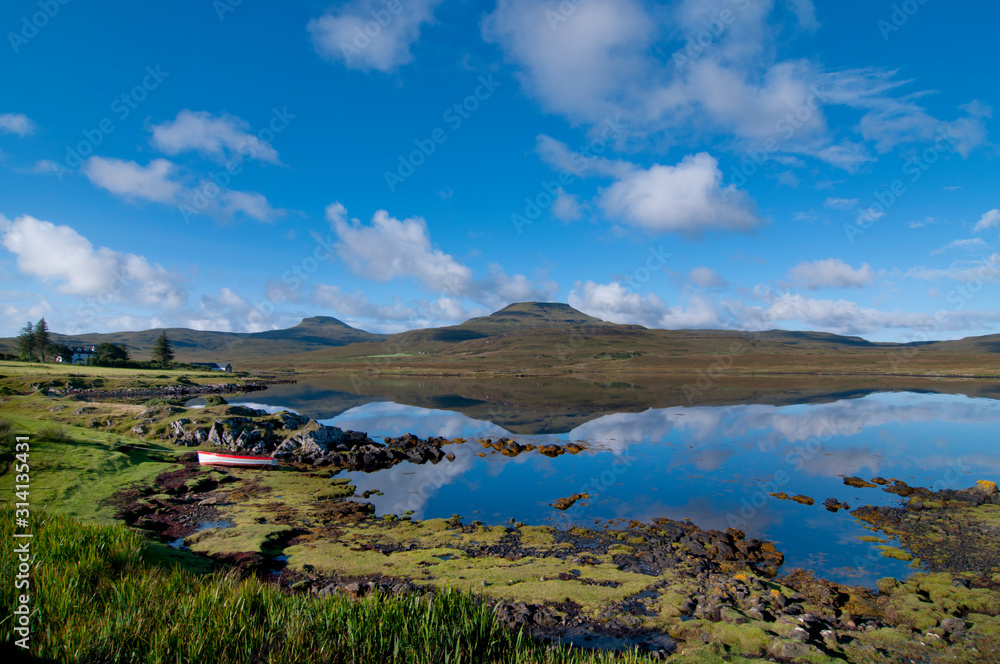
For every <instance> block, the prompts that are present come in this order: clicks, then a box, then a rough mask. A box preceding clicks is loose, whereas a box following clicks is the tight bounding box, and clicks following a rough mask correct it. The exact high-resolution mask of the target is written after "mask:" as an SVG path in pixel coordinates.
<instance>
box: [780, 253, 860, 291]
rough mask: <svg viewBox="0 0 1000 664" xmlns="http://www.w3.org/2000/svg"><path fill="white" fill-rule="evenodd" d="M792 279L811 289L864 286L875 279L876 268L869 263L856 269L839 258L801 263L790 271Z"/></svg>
mask: <svg viewBox="0 0 1000 664" xmlns="http://www.w3.org/2000/svg"><path fill="white" fill-rule="evenodd" d="M789 276H790V277H791V279H792V280H793V281H794V282H795V283H796V284H798V285H799V286H802V287H805V288H808V289H809V290H817V289H820V288H862V287H864V286H868V285H870V284H872V283H873V282H874V281H875V270H873V269H872V267H871V265H869V264H868V263H864V264H862V266H861V267H859V268H857V269H855V268H852V267H851V266H850V265H848V264H847V263H845V262H844V261H842V260H840V259H839V258H827V259H825V260H820V261H805V262H802V263H799V264H798V265H796V266H795V267H793V268H792V269H791V271H790V272H789Z"/></svg>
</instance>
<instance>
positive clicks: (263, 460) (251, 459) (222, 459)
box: [198, 450, 278, 468]
mask: <svg viewBox="0 0 1000 664" xmlns="http://www.w3.org/2000/svg"><path fill="white" fill-rule="evenodd" d="M198 463H200V464H201V465H203V466H242V467H245V468H259V467H269V468H271V467H274V466H277V465H278V462H277V461H275V460H274V459H272V458H271V457H259V456H237V455H235V454H218V453H217V452H202V451H200V450H199V451H198Z"/></svg>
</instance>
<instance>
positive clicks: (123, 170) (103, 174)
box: [83, 157, 181, 203]
mask: <svg viewBox="0 0 1000 664" xmlns="http://www.w3.org/2000/svg"><path fill="white" fill-rule="evenodd" d="M83 172H84V175H86V176H87V178H88V179H89V180H90V181H91V182H92V183H94V184H95V185H97V186H98V187H101V188H103V189H107V190H108V191H110V192H111V193H113V194H116V195H118V196H124V197H126V198H139V199H142V200H147V201H154V202H157V203H172V202H174V201H175V200H176V198H177V196H178V194H179V193H180V192H181V185H180V184H179V183H177V182H175V181H174V180H172V179H171V177H172V176H174V175H175V174H176V167H175V166H174V164H173V163H171V162H170V161H168V160H166V159H154V160H153V161H151V162H149V164H148V165H146V166H140V165H139V164H137V163H136V162H134V161H125V160H123V159H110V158H105V157H91V158H90V159H88V160H87V162H86V163H85V164H84V167H83Z"/></svg>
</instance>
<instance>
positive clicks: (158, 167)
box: [83, 157, 286, 222]
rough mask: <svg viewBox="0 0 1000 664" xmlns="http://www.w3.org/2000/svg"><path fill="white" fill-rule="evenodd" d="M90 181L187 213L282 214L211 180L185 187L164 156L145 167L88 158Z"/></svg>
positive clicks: (254, 197)
mask: <svg viewBox="0 0 1000 664" xmlns="http://www.w3.org/2000/svg"><path fill="white" fill-rule="evenodd" d="M83 172H84V175H86V176H87V179H89V180H90V181H91V182H92V183H93V184H95V185H97V186H98V187H101V188H102V189H106V190H108V191H110V192H111V193H112V194H115V195H116V196H121V197H123V198H125V199H128V200H144V201H151V202H154V203H163V204H165V205H176V206H178V208H179V209H180V211H181V212H182V213H184V214H185V216H187V215H195V214H207V215H210V216H214V217H223V218H228V217H231V216H233V215H234V214H236V213H237V212H239V213H242V214H245V215H246V216H248V217H252V218H254V219H257V220H258V221H265V222H266V221H273V220H274V219H276V218H278V217H280V216H283V215H284V214H286V212H285V210H282V209H276V208H274V207H272V206H271V204H270V203H269V202H268V200H267V198H266V197H265V196H264V195H263V194H258V193H254V192H246V191H237V190H234V189H225V188H222V187H219V186H218V185H216V184H215V183H214V182H212V181H211V180H204V181H202V182H201V183H199V184H198V185H197V186H189V185H188V184H186V182H185V180H190V178H188V177H185V174H184V173H181V172H180V169H178V168H177V166H176V165H175V164H174V163H173V162H171V161H169V160H167V159H154V160H152V161H151V162H149V164H147V165H146V166H142V165H141V164H138V163H136V162H134V161H127V160H124V159H112V158H106V157H91V158H90V159H88V160H87V161H86V162H85V163H84V166H83Z"/></svg>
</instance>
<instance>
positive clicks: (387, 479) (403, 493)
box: [346, 444, 479, 519]
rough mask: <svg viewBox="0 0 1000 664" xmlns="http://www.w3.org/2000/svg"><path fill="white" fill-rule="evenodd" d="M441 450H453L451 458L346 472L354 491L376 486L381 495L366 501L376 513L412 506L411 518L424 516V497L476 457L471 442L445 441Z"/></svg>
mask: <svg viewBox="0 0 1000 664" xmlns="http://www.w3.org/2000/svg"><path fill="white" fill-rule="evenodd" d="M445 450H446V451H448V452H452V453H454V454H455V460H454V461H448V460H447V459H445V460H442V461H440V462H438V463H437V464H432V463H425V464H414V463H409V462H407V461H404V462H403V463H400V464H397V465H395V466H393V467H392V468H387V469H385V470H379V471H376V472H374V473H350V474H348V475H346V476H347V477H349V478H350V480H351V484H353V485H354V486H355V487H357V493H358V494H362V493H364V492H365V491H370V490H375V489H378V490H379V491H381V492H382V494H383V495H381V496H378V495H374V496H371V497H369V498H368V501H369V502H370V503H372V504H373V505H374V506H375V511H376V513H377V514H379V515H382V514H400V515H401V514H403V513H404V512H406V511H407V510H413V518H414V519H422V518H423V517H424V509H425V508H426V507H427V501H428V500H430V499H431V497H432V496H434V494H436V493H437V492H438V490H439V489H440V488H441V487H442V486H445V485H447V484H451V483H452V482H455V481H457V480H459V479H460V478H461V477H462V475H463V474H465V473H466V472H468V470H469V469H470V468H472V464H473V463H474V462H475V461H478V460H479V458H478V457H477V456H476V453H477V450H476V448H475V447H474V446H473V445H470V444H465V445H448V446H446V447H445Z"/></svg>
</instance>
